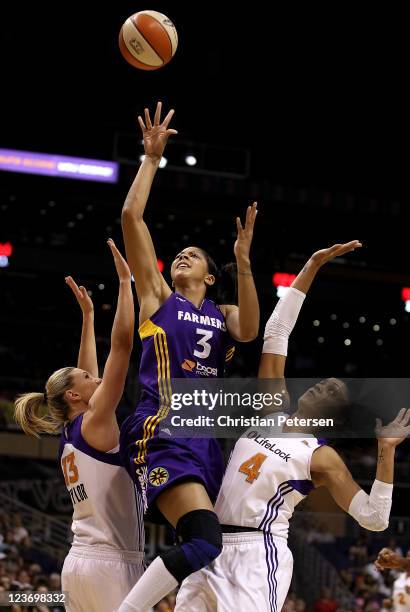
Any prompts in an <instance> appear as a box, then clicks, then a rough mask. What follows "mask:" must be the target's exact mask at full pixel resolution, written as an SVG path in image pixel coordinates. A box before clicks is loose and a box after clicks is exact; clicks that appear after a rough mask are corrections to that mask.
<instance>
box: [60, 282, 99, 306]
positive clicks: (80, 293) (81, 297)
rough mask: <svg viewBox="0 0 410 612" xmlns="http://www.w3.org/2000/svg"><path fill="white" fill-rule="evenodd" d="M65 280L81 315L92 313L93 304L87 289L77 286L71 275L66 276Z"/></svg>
mask: <svg viewBox="0 0 410 612" xmlns="http://www.w3.org/2000/svg"><path fill="white" fill-rule="evenodd" d="M65 282H66V283H67V285H68V286H69V287H70V289H71V291H72V292H73V293H74V295H75V298H76V300H77V302H78V304H79V306H80V308H81V310H82V313H83V315H88V314H91V313H93V312H94V304H93V302H92V299H91V298H90V296H89V295H88V293H87V289H86V288H85V287H83V286H82V285H81V286H80V287H79V286H78V285H77V283H76V282H75V280H74V279H73V277H72V276H66V278H65Z"/></svg>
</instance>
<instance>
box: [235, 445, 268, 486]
mask: <svg viewBox="0 0 410 612" xmlns="http://www.w3.org/2000/svg"><path fill="white" fill-rule="evenodd" d="M266 457H267V455H264V454H263V453H257V454H256V455H253V456H252V457H250V458H249V459H247V460H246V461H244V462H243V463H242V465H240V466H239V470H238V471H239V472H242V474H246V476H247V478H246V482H249V483H250V484H252V483H253V481H254V480H256V479H257V478H258V477H259V474H260V469H261V465H262V463H263V462H264V461H265V459H266Z"/></svg>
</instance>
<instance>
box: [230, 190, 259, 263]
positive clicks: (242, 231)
mask: <svg viewBox="0 0 410 612" xmlns="http://www.w3.org/2000/svg"><path fill="white" fill-rule="evenodd" d="M257 214H258V209H257V203H256V202H254V203H253V204H252V206H248V208H247V209H246V218H245V227H242V223H241V220H240V218H239V217H236V228H237V230H238V235H237V238H236V241H235V244H234V247H233V250H234V253H235V257H236V260H237V262H238V263H249V261H250V256H249V253H250V249H251V244H252V238H253V230H254V227H255V219H256V215H257Z"/></svg>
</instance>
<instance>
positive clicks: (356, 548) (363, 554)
mask: <svg viewBox="0 0 410 612" xmlns="http://www.w3.org/2000/svg"><path fill="white" fill-rule="evenodd" d="M368 558H369V551H368V548H367V543H366V541H365V539H364V538H359V539H358V540H357V542H356V543H355V544H353V545H352V546H351V547H350V548H349V563H350V567H352V568H355V567H363V566H364V565H366V563H367V562H368Z"/></svg>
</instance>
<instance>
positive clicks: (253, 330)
mask: <svg viewBox="0 0 410 612" xmlns="http://www.w3.org/2000/svg"><path fill="white" fill-rule="evenodd" d="M258 331H259V325H258V324H251V325H241V326H240V328H239V333H238V335H237V338H236V339H237V340H238V342H252V340H255V338H257V337H258Z"/></svg>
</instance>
